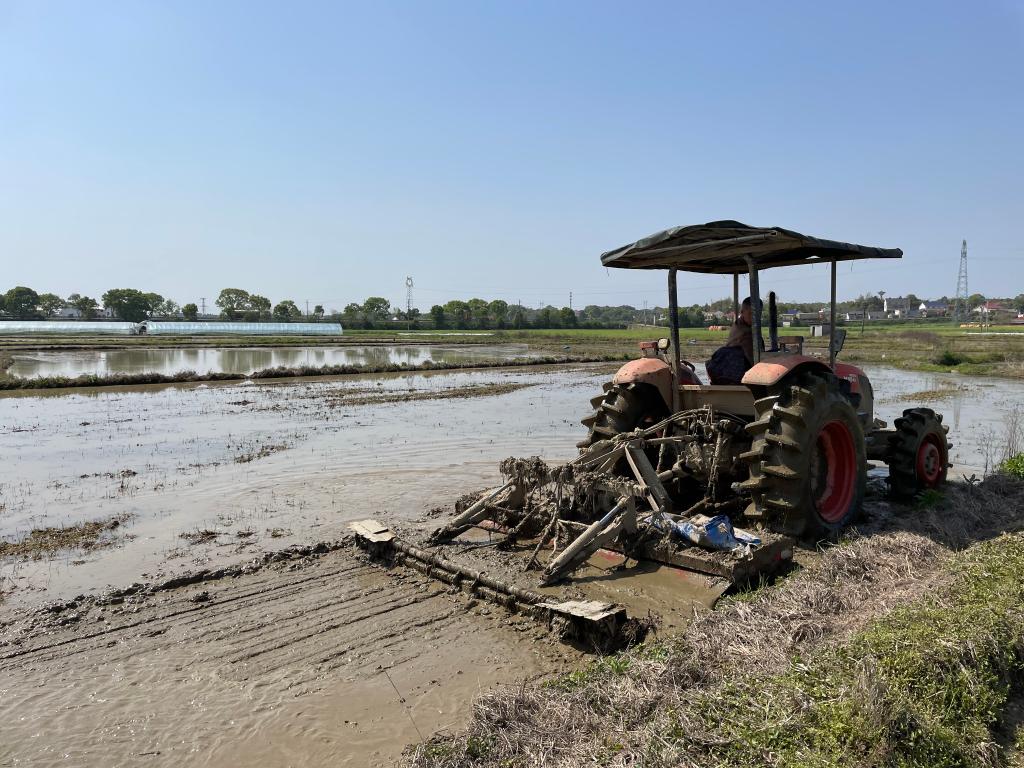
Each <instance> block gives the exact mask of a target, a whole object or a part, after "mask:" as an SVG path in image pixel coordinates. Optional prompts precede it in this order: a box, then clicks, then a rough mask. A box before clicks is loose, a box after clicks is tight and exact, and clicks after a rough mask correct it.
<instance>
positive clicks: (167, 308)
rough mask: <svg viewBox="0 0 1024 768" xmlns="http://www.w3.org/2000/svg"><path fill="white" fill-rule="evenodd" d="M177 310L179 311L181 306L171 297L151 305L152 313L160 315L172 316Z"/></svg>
mask: <svg viewBox="0 0 1024 768" xmlns="http://www.w3.org/2000/svg"><path fill="white" fill-rule="evenodd" d="M179 311H181V307H179V306H178V302H176V301H174V300H173V299H164V300H163V301H161V302H160V303H159V304H157V305H156V306H155V307H153V314H154V315H160V317H174V316H175V315H177V314H178V312H179Z"/></svg>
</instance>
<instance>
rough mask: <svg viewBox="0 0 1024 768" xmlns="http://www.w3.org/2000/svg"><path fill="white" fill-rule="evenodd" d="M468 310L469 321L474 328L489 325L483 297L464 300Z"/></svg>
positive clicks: (486, 306)
mask: <svg viewBox="0 0 1024 768" xmlns="http://www.w3.org/2000/svg"><path fill="white" fill-rule="evenodd" d="M466 308H467V309H468V310H469V322H470V324H471V325H472V326H473V327H474V328H487V327H489V326H490V323H489V322H488V317H487V308H488V304H487V302H486V301H484V300H483V299H470V300H469V301H467V302H466Z"/></svg>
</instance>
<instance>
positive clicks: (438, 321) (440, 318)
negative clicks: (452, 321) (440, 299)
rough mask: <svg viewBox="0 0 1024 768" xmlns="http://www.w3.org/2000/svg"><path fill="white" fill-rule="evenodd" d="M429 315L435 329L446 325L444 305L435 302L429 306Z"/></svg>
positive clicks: (440, 328) (441, 328)
mask: <svg viewBox="0 0 1024 768" xmlns="http://www.w3.org/2000/svg"><path fill="white" fill-rule="evenodd" d="M430 316H431V317H432V318H433V319H434V328H436V329H437V330H443V329H444V328H447V327H448V318H447V317H445V314H444V307H442V306H441V305H440V304H435V305H434V306H432V307H431V308H430Z"/></svg>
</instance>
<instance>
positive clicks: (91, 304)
mask: <svg viewBox="0 0 1024 768" xmlns="http://www.w3.org/2000/svg"><path fill="white" fill-rule="evenodd" d="M67 303H68V306H71V307H74V308H75V309H77V310H78V315H79V317H81V318H82V319H83V320H89V319H90V318H91V317H93V316H94V315H95V314H96V307H98V306H99V304H97V303H96V299H94V298H92V297H91V296H82V295H80V294H77V293H72V294H71V295H70V296H68V302H67Z"/></svg>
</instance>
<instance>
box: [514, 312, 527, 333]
mask: <svg viewBox="0 0 1024 768" xmlns="http://www.w3.org/2000/svg"><path fill="white" fill-rule="evenodd" d="M512 327H513V328H514V329H515V330H517V331H520V330H522V329H523V328H525V327H526V315H525V313H524V312H523V308H522V307H513V308H512Z"/></svg>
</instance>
